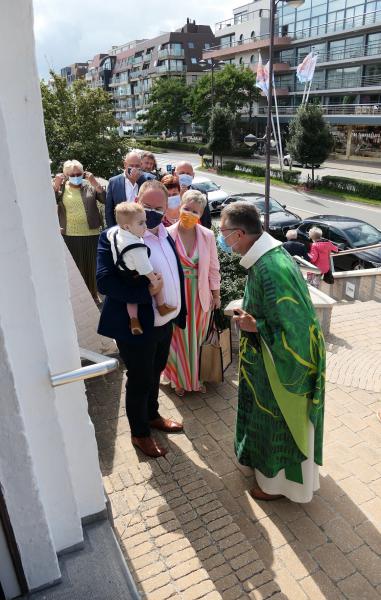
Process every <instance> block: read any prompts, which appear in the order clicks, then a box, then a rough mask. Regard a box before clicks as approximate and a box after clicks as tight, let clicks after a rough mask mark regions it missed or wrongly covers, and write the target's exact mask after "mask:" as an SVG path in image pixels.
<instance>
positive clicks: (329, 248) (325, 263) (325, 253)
mask: <svg viewBox="0 0 381 600" xmlns="http://www.w3.org/2000/svg"><path fill="white" fill-rule="evenodd" d="M338 251H339V249H338V247H337V246H335V244H332V242H313V244H311V248H310V251H309V253H308V256H309V257H310V260H311V262H312V264H313V265H315V266H316V267H318V269H320V273H323V274H324V273H328V271H329V270H330V268H331V264H330V261H329V257H330V254H331V252H338Z"/></svg>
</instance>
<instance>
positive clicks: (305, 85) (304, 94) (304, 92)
mask: <svg viewBox="0 0 381 600" xmlns="http://www.w3.org/2000/svg"><path fill="white" fill-rule="evenodd" d="M306 89H307V81H305V82H304V90H303V98H302V106H303V104H304V99H305V97H306Z"/></svg>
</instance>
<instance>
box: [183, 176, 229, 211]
mask: <svg viewBox="0 0 381 600" xmlns="http://www.w3.org/2000/svg"><path fill="white" fill-rule="evenodd" d="M192 188H194V189H196V190H199V191H200V192H202V193H203V194H206V196H207V198H208V204H209V209H210V213H211V214H216V213H219V212H220V211H221V204H222V202H224V200H226V198H227V197H228V194H227V193H226V192H224V190H221V186H220V185H217V183H214V181H211V179H208V178H207V177H202V176H196V177H195V178H194V179H193V182H192Z"/></svg>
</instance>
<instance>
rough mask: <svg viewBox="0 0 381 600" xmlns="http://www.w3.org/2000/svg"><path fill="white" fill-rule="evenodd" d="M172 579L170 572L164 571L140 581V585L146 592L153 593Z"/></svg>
mask: <svg viewBox="0 0 381 600" xmlns="http://www.w3.org/2000/svg"><path fill="white" fill-rule="evenodd" d="M170 579H171V578H170V576H169V573H167V572H164V573H159V575H156V576H155V577H150V578H149V579H146V580H145V581H142V582H140V585H141V587H142V588H143V590H144V591H145V592H146V593H151V592H154V591H155V590H157V589H159V588H161V587H163V586H164V585H166V584H168V583H169V582H170Z"/></svg>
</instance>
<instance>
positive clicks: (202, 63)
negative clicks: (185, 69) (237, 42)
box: [198, 58, 225, 166]
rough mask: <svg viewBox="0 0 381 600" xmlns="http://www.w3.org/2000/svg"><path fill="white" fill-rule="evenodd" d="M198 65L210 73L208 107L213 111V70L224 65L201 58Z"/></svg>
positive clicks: (221, 61)
mask: <svg viewBox="0 0 381 600" xmlns="http://www.w3.org/2000/svg"><path fill="white" fill-rule="evenodd" d="M198 64H199V65H200V67H207V66H210V73H211V82H210V105H211V109H212V110H213V107H214V69H215V68H216V67H217V68H218V67H222V66H223V65H225V61H224V60H214V58H209V59H208V60H205V59H204V58H202V59H201V60H199V61H198ZM212 165H213V166H214V152H213V153H212Z"/></svg>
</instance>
